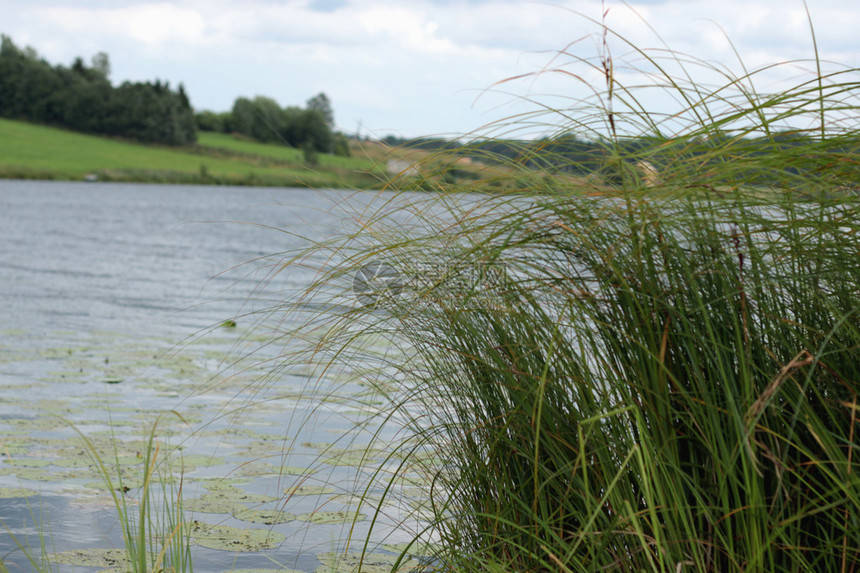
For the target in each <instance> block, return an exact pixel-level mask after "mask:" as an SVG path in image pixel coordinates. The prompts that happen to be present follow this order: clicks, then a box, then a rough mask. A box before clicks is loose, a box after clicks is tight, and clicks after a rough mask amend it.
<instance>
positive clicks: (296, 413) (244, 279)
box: [0, 181, 410, 572]
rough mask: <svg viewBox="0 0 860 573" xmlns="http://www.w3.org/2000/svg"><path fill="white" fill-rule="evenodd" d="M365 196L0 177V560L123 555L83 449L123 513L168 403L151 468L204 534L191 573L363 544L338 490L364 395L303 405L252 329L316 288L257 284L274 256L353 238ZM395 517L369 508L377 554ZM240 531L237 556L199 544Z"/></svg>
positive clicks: (268, 278)
mask: <svg viewBox="0 0 860 573" xmlns="http://www.w3.org/2000/svg"><path fill="white" fill-rule="evenodd" d="M380 197H383V198H385V197H384V196H383V195H380V194H379V193H377V192H372V193H370V192H368V193H365V192H355V191H318V190H305V189H271V188H265V189H264V188H230V187H205V186H174V185H142V184H109V183H69V182H41V181H0V308H2V314H0V387H2V394H0V556H2V557H3V560H4V561H5V563H6V566H7V567H8V568H9V570H10V571H28V570H33V566H32V565H31V564H30V562H29V561H28V559H27V557H26V556H25V553H24V551H23V550H22V549H21V547H20V546H24V547H29V548H30V552H31V553H32V554H34V555H35V556H36V557H38V555H39V552H40V546H41V544H42V543H44V544H45V546H46V548H47V549H46V550H47V552H49V553H60V554H62V555H65V558H64V559H67V562H68V564H62V565H58V566H57V567H58V568H57V570H60V571H78V570H80V571H93V570H95V569H92V568H91V567H88V566H84V565H82V564H81V563H80V562H78V561H75V559H74V558H73V555H72V553H70V551H72V550H86V549H96V548H98V549H104V548H112V547H113V548H119V547H122V535H121V529H120V526H119V523H118V520H117V515H116V511H115V509H114V508H113V501H112V498H111V496H110V495H109V492H108V486H107V485H106V484H105V480H104V478H103V476H102V475H101V474H100V473H99V471H98V466H97V465H94V462H93V460H92V459H91V456H90V455H89V453H90V452H91V451H96V452H98V454H99V456H101V457H102V459H103V461H104V462H105V465H106V467H107V469H108V471H109V474H111V475H112V476H113V478H112V479H114V482H112V483H111V486H113V487H114V489H115V490H122V491H120V492H119V493H118V494H117V495H118V496H119V498H120V499H123V498H125V499H126V500H127V502H128V503H129V504H130V505H133V504H134V503H135V499H136V498H135V494H136V493H138V492H139V489H138V488H140V486H141V480H142V476H143V474H144V469H145V468H144V466H143V461H142V460H143V459H144V457H145V449H146V442H145V439H146V437H147V435H148V434H147V432H148V431H149V430H150V429H151V428H152V424H153V423H155V422H156V421H157V420H159V415H160V414H162V413H164V412H168V411H174V412H176V413H177V414H178V415H174V414H167V415H165V416H164V417H162V418H160V421H159V425H158V430H157V432H156V433H157V437H158V444H159V448H160V452H161V453H163V452H166V451H168V450H172V451H173V452H174V454H175V455H171V456H170V458H169V464H170V467H168V466H167V465H166V463H167V462H165V464H162V465H159V466H158V468H157V472H159V475H162V476H166V477H167V479H165V480H164V481H165V483H167V484H168V486H166V487H168V488H173V490H171V491H174V490H176V489H177V488H178V487H179V484H181V487H182V498H183V499H184V500H185V501H186V514H185V515H186V518H187V519H188V520H194V521H196V522H197V523H198V524H203V525H199V527H203V528H204V529H202V530H199V531H198V534H197V535H195V543H194V545H193V546H192V554H193V556H194V569H195V570H196V571H201V572H203V571H230V570H234V569H240V568H252V567H254V568H269V569H272V568H274V569H277V568H279V567H281V566H283V567H287V568H291V569H295V570H299V571H314V570H317V569H318V568H319V567H324V565H323V564H324V563H325V555H324V554H325V553H327V552H331V551H334V550H337V549H341V548H343V540H344V539H346V538H347V537H348V536H349V534H350V531H351V533H352V538H353V539H354V540H358V542H360V541H363V539H364V537H365V536H366V535H365V534H366V532H367V530H368V523H369V522H370V521H371V518H372V517H373V515H372V510H366V509H361V510H357V509H356V505H355V503H354V499H353V497H352V494H353V493H355V492H356V491H359V492H360V491H362V490H363V489H364V487H366V486H367V485H368V483H369V482H368V481H367V480H368V479H369V478H367V477H366V475H365V473H366V472H365V471H364V470H362V469H360V468H359V467H358V466H359V462H358V461H356V459H355V458H356V457H359V458H360V457H361V456H357V455H356V452H358V451H360V449H361V444H362V443H365V442H364V441H363V440H364V437H363V436H366V434H367V432H370V431H372V427H371V428H368V429H366V430H365V432H364V433H362V432H360V431H359V430H357V429H356V425H357V424H360V423H362V421H366V420H367V419H369V417H370V416H372V413H373V411H374V408H375V407H376V406H378V403H376V402H374V397H373V396H371V395H370V394H368V392H367V389H366V388H365V387H364V386H362V385H361V384H359V383H358V382H353V381H351V380H350V379H349V376H348V373H344V372H339V373H338V372H334V373H332V376H343V377H344V379H343V380H342V381H341V382H339V385H338V388H340V391H341V392H343V393H345V394H346V397H344V396H343V395H341V396H339V397H338V399H334V397H332V399H331V400H328V401H326V400H323V401H322V402H320V401H319V400H316V399H314V397H313V396H312V393H311V391H310V390H309V389H308V388H309V385H310V386H312V385H313V382H314V381H315V379H314V378H313V377H312V376H311V373H310V372H309V371H308V370H307V369H303V368H302V367H301V365H295V366H290V367H287V368H283V369H277V368H276V366H278V365H279V364H280V363H281V362H280V361H279V359H278V357H279V356H283V355H284V354H283V353H284V352H285V349H284V348H283V347H282V346H281V345H282V344H283V343H282V342H280V341H279V340H278V338H277V331H275V330H272V329H270V328H269V327H268V326H266V325H265V323H264V322H263V321H262V318H263V317H267V316H268V317H271V316H272V314H271V312H270V309H273V308H276V307H277V304H278V303H279V302H280V301H281V300H284V299H285V298H288V297H289V296H291V295H292V294H294V293H296V292H298V291H301V289H303V288H305V287H306V286H307V285H308V284H309V283H310V281H312V280H313V277H314V276H315V273H314V270H313V269H312V268H306V267H295V268H293V267H290V268H287V269H286V270H284V271H283V272H279V273H274V274H273V271H274V270H276V269H277V268H278V263H279V262H280V261H281V260H283V257H285V256H288V255H289V254H290V253H293V252H296V251H297V250H301V249H304V248H307V247H308V246H309V245H310V244H312V243H313V242H316V241H325V240H329V239H332V238H334V237H338V236H340V235H342V234H343V233H344V232H345V231H349V230H350V229H354V228H355V227H354V219H355V214H356V213H360V212H361V211H362V210H363V209H365V208H367V207H368V206H370V205H372V204H373V203H374V201H377V200H378V199H379V198H380ZM388 198H389V199H390V197H388ZM273 255H274V256H273ZM319 264H320V265H325V264H336V263H334V262H333V261H331V260H320V261H319ZM228 320H234V321H235V326H234V325H232V324H231V323H225V321H228ZM285 320H289V317H285ZM281 326H282V327H283V328H284V329H288V328H289V327H290V326H291V325H290V324H282V325H281ZM309 382H310V384H309ZM308 420H310V421H311V423H309V424H304V423H303V422H305V421H308ZM81 436H86V439H87V441H88V443H89V446H87V442H85V441H84V440H83V438H82V437H81ZM373 455H374V454H373V453H371V454H370V459H371V460H372V459H373ZM380 456H381V454H380ZM383 459H384V458H382V457H380V461H379V463H382V461H383ZM308 468H311V472H308ZM303 473H304V474H308V473H310V474H311V475H310V477H308V476H307V475H305V477H304V478H301V477H299V476H300V475H301V474H303ZM119 474H122V477H123V480H124V481H123V484H124V485H123V486H122V487H121V486H120V484H119V482H118V481H117V479H118V476H119ZM180 480H181V481H180ZM298 486H301V489H295V488H296V487H298ZM285 491H291V492H292V493H291V495H286V494H285ZM375 491H376V490H375V489H374V487H371V488H370V490H369V493H370V494H373V493H374V492H375ZM124 496H125V497H124ZM274 514H277V515H281V514H283V515H286V517H285V518H284V519H274V518H272V515H274ZM287 514H288V515H287ZM267 516H268V517H267ZM403 519H404V518H403V516H402V512H401V511H400V510H399V509H398V508H396V507H393V508H388V509H386V510H385V511H383V512H382V514H381V515H380V520H381V521H382V522H385V521H386V520H388V521H390V526H389V527H387V529H386V528H385V527H381V528H380V527H379V525H378V524H377V526H376V527H377V528H378V529H374V531H375V532H376V531H380V532H385V531H387V532H388V533H389V534H390V535H388V534H386V535H382V536H381V537H380V539H379V542H385V543H396V542H399V541H404V540H407V539H409V538H410V536H409V534H408V532H407V531H405V529H408V528H406V524H405V522H402V520H403ZM267 521H268V522H267ZM273 521H274V522H275V523H273ZM280 521H283V523H281V522H280ZM216 526H218V527H222V529H221V530H219V529H217V527H216ZM228 528H235V529H228ZM252 529H253V530H256V531H257V534H259V535H262V536H263V537H262V541H259V540H258V541H255V542H253V543H249V544H248V545H247V546H244V547H241V546H240V547H233V548H232V549H237V550H225V549H224V547H223V539H220V538H219V537H218V536H217V535H216V532H218V531H227V532H234V533H235V532H237V531H247V530H252ZM13 535H14V537H15V539H17V542H16V541H14V540H13V537H12V536H13ZM236 535H239V534H236ZM242 535H244V534H242ZM375 535H376V533H375ZM234 537H235V535H234ZM255 539H259V538H255ZM254 543H256V545H254ZM379 549H380V550H382V551H383V552H384V548H382V547H380V548H379ZM321 555H322V557H321ZM61 560H62V559H61ZM93 566H97V567H99V568H100V569H105V568H106V567H105V565H104V563H101V564H94V565H93Z"/></svg>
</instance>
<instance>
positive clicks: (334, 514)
mask: <svg viewBox="0 0 860 573" xmlns="http://www.w3.org/2000/svg"><path fill="white" fill-rule="evenodd" d="M364 517H365V516H364V514H363V513H357V512H355V511H314V512H312V513H301V514H299V515H297V516H296V520H298V521H307V522H310V523H319V524H323V523H352V522H354V521H364Z"/></svg>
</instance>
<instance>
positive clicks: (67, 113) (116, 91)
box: [0, 35, 197, 145]
mask: <svg viewBox="0 0 860 573" xmlns="http://www.w3.org/2000/svg"><path fill="white" fill-rule="evenodd" d="M109 76H110V59H109V58H108V55H107V54H106V53H104V52H99V53H98V54H96V55H95V56H94V57H93V58H92V61H91V62H90V64H89V65H87V64H85V63H84V61H83V60H82V59H81V58H77V59H75V61H74V63H73V64H72V65H71V66H70V67H66V66H62V65H56V66H52V65H51V64H49V63H48V62H47V61H45V60H44V59H41V58H40V57H39V55H38V54H37V53H36V51H35V50H34V49H33V48H30V47H27V48H19V47H18V46H16V45H15V43H14V42H13V41H12V39H11V38H9V37H8V36H5V35H3V36H0V116H2V117H6V118H9V119H22V120H27V121H32V122H37V123H45V124H48V125H56V126H60V127H64V128H67V129H71V130H74V131H80V132H84V133H92V134H98V135H109V136H116V137H124V138H128V139H134V140H137V141H142V142H148V143H161V144H167V145H186V144H189V143H194V142H195V141H196V140H197V129H196V124H195V121H194V111H193V110H192V108H191V103H190V101H189V100H188V96H187V95H186V93H185V89H184V88H183V86H182V84H179V86H178V88H177V89H176V90H175V91H174V90H173V89H171V87H170V85H169V83H168V82H161V81H160V80H156V81H155V82H123V83H122V84H121V85H120V86H117V87H113V86H112V85H111V83H110V80H109Z"/></svg>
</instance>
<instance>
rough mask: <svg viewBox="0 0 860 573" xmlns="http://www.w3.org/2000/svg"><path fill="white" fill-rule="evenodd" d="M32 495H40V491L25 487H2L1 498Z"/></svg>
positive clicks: (0, 489)
mask: <svg viewBox="0 0 860 573" xmlns="http://www.w3.org/2000/svg"><path fill="white" fill-rule="evenodd" d="M31 495H39V492H37V491H35V490H32V489H27V488H25V487H0V499H10V498H13V497H29V496H31Z"/></svg>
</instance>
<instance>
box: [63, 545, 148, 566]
mask: <svg viewBox="0 0 860 573" xmlns="http://www.w3.org/2000/svg"><path fill="white" fill-rule="evenodd" d="M48 561H51V562H53V563H61V564H63V565H75V566H78V567H102V568H105V567H109V568H120V569H127V568H128V567H129V566H130V565H131V562H130V561H129V559H128V554H127V553H126V551H125V549H72V550H71V551H62V552H60V553H52V554H50V555H48Z"/></svg>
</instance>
